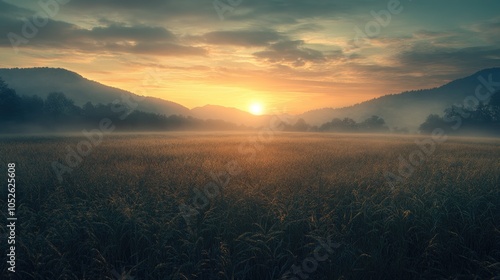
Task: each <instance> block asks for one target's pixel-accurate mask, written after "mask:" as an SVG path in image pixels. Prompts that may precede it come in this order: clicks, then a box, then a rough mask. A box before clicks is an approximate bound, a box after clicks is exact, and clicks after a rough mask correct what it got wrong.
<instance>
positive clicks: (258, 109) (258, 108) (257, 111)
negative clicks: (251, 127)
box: [248, 103, 264, 115]
mask: <svg viewBox="0 0 500 280" xmlns="http://www.w3.org/2000/svg"><path fill="white" fill-rule="evenodd" d="M248 111H249V112H250V113H252V114H253V115H262V113H263V112H264V108H263V106H262V104H260V103H252V104H251V105H250V107H249V108H248Z"/></svg>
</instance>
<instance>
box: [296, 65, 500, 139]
mask: <svg viewBox="0 0 500 280" xmlns="http://www.w3.org/2000/svg"><path fill="white" fill-rule="evenodd" d="M490 75H491V77H492V80H493V81H497V82H500V68H491V69H485V70H481V71H479V72H477V73H475V74H473V75H471V76H468V77H465V78H462V79H458V80H455V81H452V82H450V83H447V84H445V85H443V86H441V87H438V88H433V89H424V90H417V91H406V92H402V93H399V94H390V95H385V96H382V97H379V98H375V99H372V100H369V101H365V102H362V103H359V104H356V105H353V106H349V107H345V108H339V109H332V108H323V109H318V110H313V111H309V112H306V113H303V114H301V115H299V116H298V117H300V118H303V119H304V120H305V121H306V122H307V123H309V124H314V125H321V124H323V123H325V122H328V121H331V120H332V119H333V118H346V117H347V118H352V119H354V120H356V121H362V120H364V119H367V118H369V117H371V116H373V115H377V116H380V117H382V118H383V119H384V120H385V121H386V123H387V124H388V125H389V126H390V127H396V126H397V127H400V128H401V127H407V128H409V129H411V130H416V129H417V128H418V126H419V125H420V124H421V123H423V122H424V121H425V119H426V118H427V116H428V115H429V114H441V113H442V112H443V110H444V109H446V108H448V107H450V106H451V105H455V104H457V105H458V104H463V103H464V100H465V98H467V97H468V96H473V95H474V94H475V91H476V88H477V87H478V86H479V85H481V84H482V83H481V81H480V80H479V78H480V77H483V78H484V79H485V80H489V77H490ZM497 89H498V88H497ZM481 92H482V93H485V88H483V89H482V91H481Z"/></svg>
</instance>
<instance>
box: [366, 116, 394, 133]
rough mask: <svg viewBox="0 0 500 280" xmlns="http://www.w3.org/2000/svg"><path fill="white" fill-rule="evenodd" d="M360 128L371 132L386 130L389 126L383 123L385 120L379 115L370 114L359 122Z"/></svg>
mask: <svg viewBox="0 0 500 280" xmlns="http://www.w3.org/2000/svg"><path fill="white" fill-rule="evenodd" d="M359 126H360V129H361V130H364V131H371V132H383V131H388V130H389V128H388V127H387V126H386V125H385V120H384V119H383V118H381V117H379V116H371V117H370V118H368V119H366V120H365V121H363V122H362V123H360V124H359Z"/></svg>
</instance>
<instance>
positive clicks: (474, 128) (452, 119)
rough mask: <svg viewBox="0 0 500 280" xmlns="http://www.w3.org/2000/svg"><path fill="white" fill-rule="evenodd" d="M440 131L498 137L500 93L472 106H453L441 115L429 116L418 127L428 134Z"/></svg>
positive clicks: (499, 130) (499, 131)
mask: <svg viewBox="0 0 500 280" xmlns="http://www.w3.org/2000/svg"><path fill="white" fill-rule="evenodd" d="M435 129H442V130H444V131H445V132H446V133H447V134H470V135H491V136H498V135H500V91H497V92H496V93H495V94H493V95H492V96H491V97H490V99H489V100H488V101H485V102H482V101H479V102H477V104H472V105H465V104H462V105H458V106H456V105H454V106H451V107H449V108H447V109H445V110H444V113H443V115H437V114H431V115H429V116H428V117H427V119H426V120H425V122H424V123H422V124H421V125H420V132H421V133H424V134H430V133H432V132H433V131H434V130H435Z"/></svg>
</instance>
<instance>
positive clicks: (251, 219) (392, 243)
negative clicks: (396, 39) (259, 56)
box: [0, 133, 500, 279]
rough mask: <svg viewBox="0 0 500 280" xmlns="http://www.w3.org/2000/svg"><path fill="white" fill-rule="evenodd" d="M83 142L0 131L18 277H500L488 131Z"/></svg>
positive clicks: (498, 173)
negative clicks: (12, 203) (439, 136)
mask: <svg viewBox="0 0 500 280" xmlns="http://www.w3.org/2000/svg"><path fill="white" fill-rule="evenodd" d="M84 140H85V138H84V137H83V136H81V135H76V136H61V135H59V136H23V137H21V136H20V137H14V136H10V137H7V136H5V137H2V138H0V155H1V158H0V161H1V162H0V163H1V168H2V171H1V177H0V179H1V180H2V182H5V184H2V185H3V187H2V188H1V192H0V194H1V197H0V202H1V205H2V208H3V209H4V210H6V208H7V206H6V205H7V201H6V199H7V188H6V185H7V183H6V182H7V176H6V174H5V173H6V172H4V171H3V170H6V169H7V163H8V162H14V163H16V203H17V214H16V215H17V217H18V221H17V229H16V230H17V243H16V246H17V247H16V248H17V249H16V250H17V263H16V274H15V275H16V276H17V277H18V278H21V279H456V278H459V279H491V278H493V277H495V276H497V275H500V204H499V202H500V160H499V158H500V141H498V140H492V139H473V138H450V139H448V140H447V141H444V142H441V143H440V142H430V141H429V139H428V138H426V137H420V136H418V137H417V136H374V135H364V136H361V135H333V134H305V133H282V134H277V135H264V134H260V135H259V134H258V133H253V134H252V133H234V134H232V133H220V134H215V133H214V134H210V133H166V134H137V135H131V134H113V135H111V136H106V137H104V138H103V139H102V140H100V141H98V140H99V139H94V140H95V142H94V143H93V145H92V146H87V147H86V148H85V147H83V146H84V145H83V144H80V143H83V142H82V141H84ZM415 140H418V141H420V142H419V143H426V145H424V144H422V145H421V146H419V145H417V144H416V143H415ZM89 143H90V142H89ZM79 144H80V145H79ZM82 147H83V148H82ZM89 147H90V148H89ZM78 149H80V152H82V153H79V154H78ZM70 155H71V156H70ZM419 157H420V159H419ZM68 159H69V160H68ZM416 159H418V160H416ZM54 161H57V162H58V163H57V164H54ZM54 167H55V168H56V169H57V170H58V171H57V172H55V171H54ZM3 168H5V169H3ZM70 170H71V171H70ZM389 173H391V174H392V175H394V176H392V175H391V176H388V174H389ZM58 174H59V176H60V178H58ZM388 177H389V178H392V179H391V180H388ZM395 177H396V179H394V178H395ZM60 179H61V180H60ZM4 206H5V207H4ZM4 210H2V211H1V213H2V219H4V221H6V218H7V214H6V211H4ZM1 230H2V231H1V232H0V233H1V234H3V236H5V234H6V229H5V227H2V228H1ZM5 240H6V239H5V238H2V242H1V247H0V248H1V249H2V252H6V251H7V242H6V241H5ZM3 255H4V258H5V254H3ZM0 267H1V268H2V275H3V276H8V273H7V271H6V263H5V261H2V264H1V265H0Z"/></svg>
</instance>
